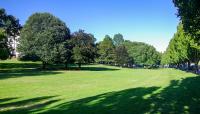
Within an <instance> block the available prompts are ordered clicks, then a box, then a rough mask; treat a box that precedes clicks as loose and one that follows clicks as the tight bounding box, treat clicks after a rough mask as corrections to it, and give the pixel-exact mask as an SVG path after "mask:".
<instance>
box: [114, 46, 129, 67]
mask: <svg viewBox="0 0 200 114" xmlns="http://www.w3.org/2000/svg"><path fill="white" fill-rule="evenodd" d="M115 61H116V63H117V64H118V65H120V66H124V65H126V66H130V65H132V63H133V60H132V59H131V57H129V54H128V52H127V49H126V47H125V46H124V45H119V46H117V47H116V49H115Z"/></svg>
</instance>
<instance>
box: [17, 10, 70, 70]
mask: <svg viewBox="0 0 200 114" xmlns="http://www.w3.org/2000/svg"><path fill="white" fill-rule="evenodd" d="M69 38H70V31H69V29H68V28H67V27H66V25H65V23H64V22H62V21H61V20H60V19H58V18H57V17H55V16H53V15H51V14H49V13H35V14H33V15H32V16H30V17H29V19H28V21H27V22H26V24H25V25H24V27H23V29H22V31H21V37H20V39H19V46H18V50H19V51H20V53H21V54H22V55H29V54H30V55H36V56H38V57H39V58H40V60H41V61H42V63H43V68H44V69H45V68H46V64H51V63H55V62H56V61H58V58H57V57H59V54H60V53H58V52H61V51H63V50H65V49H63V48H64V47H65V46H63V45H64V43H65V41H67V40H68V39H69Z"/></svg>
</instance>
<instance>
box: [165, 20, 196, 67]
mask: <svg viewBox="0 0 200 114" xmlns="http://www.w3.org/2000/svg"><path fill="white" fill-rule="evenodd" d="M194 50H195V48H193V47H191V36H190V35H189V34H186V33H185V32H184V30H183V25H182V23H180V24H179V25H178V27H177V32H176V33H175V34H174V36H173V38H172V39H171V40H170V42H169V45H168V48H167V50H166V52H165V54H164V55H163V57H162V64H170V65H176V66H177V67H179V65H180V64H185V63H186V62H187V63H188V68H189V67H190V62H194V61H195V60H194V59H195V56H194V53H193V51H194ZM191 52H192V53H191Z"/></svg>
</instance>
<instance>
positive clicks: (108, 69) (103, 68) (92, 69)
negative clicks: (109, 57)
mask: <svg viewBox="0 0 200 114" xmlns="http://www.w3.org/2000/svg"><path fill="white" fill-rule="evenodd" d="M69 70H76V71H117V70H120V69H117V68H106V67H96V66H93V67H92V65H91V66H82V67H81V69H79V68H77V67H74V66H73V67H70V68H69Z"/></svg>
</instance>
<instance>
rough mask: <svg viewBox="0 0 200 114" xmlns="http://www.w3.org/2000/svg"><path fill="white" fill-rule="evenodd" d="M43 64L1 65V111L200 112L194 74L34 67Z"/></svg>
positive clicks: (96, 67)
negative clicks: (44, 69) (66, 69)
mask: <svg viewBox="0 0 200 114" xmlns="http://www.w3.org/2000/svg"><path fill="white" fill-rule="evenodd" d="M38 67H40V64H39V63H32V62H26V63H22V62H17V61H4V62H2V63H1V64H0V68H1V70H0V113H70V114H80V113H83V114H103V113H113V114H132V113H162V112H164V113H166V112H172V113H188V112H189V113H196V112H198V111H199V110H197V109H198V108H199V107H198V105H197V104H198V103H199V100H200V97H199V95H200V94H199V93H200V92H198V91H197V90H198V89H199V87H198V86H199V84H200V83H199V82H200V81H199V80H200V79H199V78H198V77H195V75H194V74H191V73H186V72H183V71H178V70H174V69H158V70H147V69H146V70H145V69H126V68H117V67H111V66H103V65H89V66H84V68H83V69H84V70H83V71H76V70H73V71H64V70H56V71H52V70H47V71H41V70H39V69H32V68H38ZM198 83H199V84H198ZM195 84H196V85H195ZM193 86H194V87H193ZM185 93H186V96H185V95H184V94H185ZM194 95H195V96H194ZM195 100H196V102H195ZM193 105H197V106H193ZM192 106H193V107H192Z"/></svg>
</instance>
